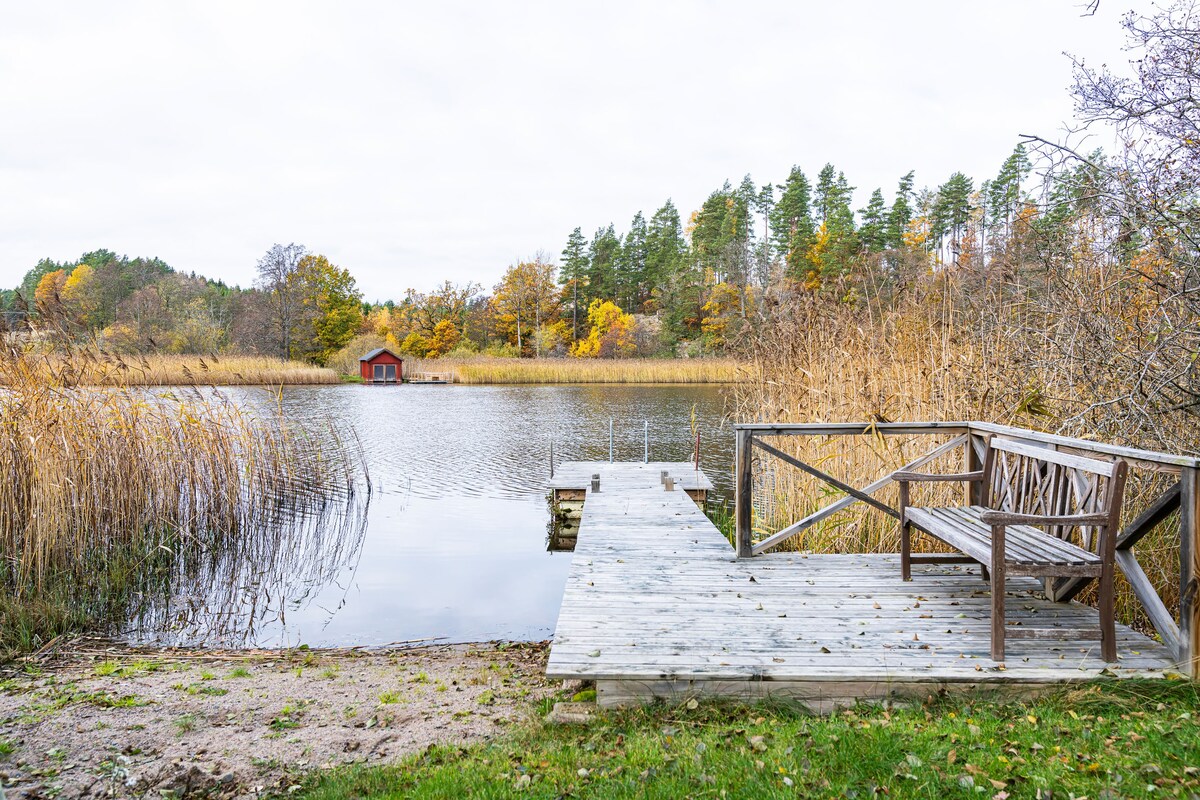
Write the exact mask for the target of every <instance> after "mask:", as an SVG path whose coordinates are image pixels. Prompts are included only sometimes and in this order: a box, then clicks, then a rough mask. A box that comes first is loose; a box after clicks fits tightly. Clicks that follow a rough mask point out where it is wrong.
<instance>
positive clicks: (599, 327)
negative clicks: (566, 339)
mask: <svg viewBox="0 0 1200 800" xmlns="http://www.w3.org/2000/svg"><path fill="white" fill-rule="evenodd" d="M588 324H589V325H591V330H589V331H588V335H587V336H586V337H585V338H583V339H580V340H579V341H578V342H576V343H575V347H574V349H573V350H572V351H571V355H573V356H576V357H577V358H616V357H617V356H626V355H632V354H633V353H634V352H635V351H636V350H637V343H636V342H635V341H634V338H633V329H634V326H635V324H636V322H635V320H634V318H633V315H632V314H626V313H625V312H624V311H622V310H621V307H620V306H618V305H617V304H616V303H614V302H612V301H611V300H593V301H592V304H591V305H590V306H588Z"/></svg>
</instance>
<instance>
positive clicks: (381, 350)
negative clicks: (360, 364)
mask: <svg viewBox="0 0 1200 800" xmlns="http://www.w3.org/2000/svg"><path fill="white" fill-rule="evenodd" d="M384 353H387V354H388V355H389V356H391V357H392V358H394V359H396V360H397V361H403V360H404V359H403V358H401V357H400V356H398V355H396V354H395V353H393V352H392V351H391V350H388V349H387V348H386V347H376V348H375V349H374V350H372V351H371V352H369V353H367V354H366V355H365V356H363V357H361V358H360V359H358V360H359V361H374V360H375V359H376V358H379V356H381V355H383V354H384Z"/></svg>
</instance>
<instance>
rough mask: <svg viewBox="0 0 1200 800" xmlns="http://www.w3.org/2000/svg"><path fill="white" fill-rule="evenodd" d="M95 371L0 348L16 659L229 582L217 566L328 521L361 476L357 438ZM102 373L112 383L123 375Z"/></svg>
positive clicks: (3, 495) (5, 625) (4, 568)
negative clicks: (65, 633) (330, 509)
mask: <svg viewBox="0 0 1200 800" xmlns="http://www.w3.org/2000/svg"><path fill="white" fill-rule="evenodd" d="M97 363H102V362H97V359H95V358H93V359H92V360H91V361H83V362H81V361H80V360H79V359H78V358H69V357H64V358H59V359H56V360H51V361H47V359H46V358H45V357H41V356H33V355H30V354H28V353H26V352H23V351H22V350H20V349H16V348H11V347H10V348H4V349H3V350H0V380H2V381H3V383H4V388H3V389H2V390H0V509H2V511H3V513H0V548H2V550H3V553H4V554H5V559H4V561H3V562H2V563H0V587H2V591H3V598H4V601H3V604H2V605H0V648H2V649H3V650H6V651H8V652H12V651H13V650H14V649H20V648H27V647H30V646H34V645H36V644H37V642H38V641H40V640H41V639H44V638H45V637H46V636H48V635H52V634H54V633H57V632H61V631H62V630H64V629H70V628H74V627H79V626H85V625H94V624H98V623H101V622H105V621H116V620H119V619H120V618H121V617H122V616H123V615H126V614H128V613H129V611H130V603H131V602H134V601H136V600H145V599H146V598H147V597H149V596H151V595H155V594H161V593H163V592H168V593H169V592H170V591H171V587H172V586H173V585H174V584H176V583H177V582H178V581H179V579H180V578H181V577H184V576H186V575H193V576H194V575H196V574H197V573H198V571H199V572H203V571H204V570H205V569H207V570H208V571H209V572H210V573H211V572H212V568H213V567H214V566H215V565H221V564H224V565H225V566H221V567H219V569H218V571H223V572H225V573H226V576H225V577H227V578H228V577H232V576H231V575H230V574H228V573H229V572H230V570H229V567H228V562H227V561H223V560H222V558H221V555H222V554H224V553H228V552H230V551H244V550H245V549H246V548H248V547H255V546H257V545H255V544H254V541H255V539H254V536H255V535H256V534H262V533H263V532H264V531H267V530H273V529H280V530H282V529H283V528H281V527H280V523H281V522H287V521H289V520H294V519H295V517H296V515H303V514H305V513H307V512H309V511H314V512H321V511H326V510H327V506H328V504H329V503H330V502H331V501H337V500H339V499H344V498H346V497H349V496H351V495H353V494H354V492H355V487H356V485H357V483H358V482H359V480H360V477H361V475H362V474H363V473H362V467H361V462H360V461H358V460H356V458H355V450H354V448H353V442H343V441H340V440H338V439H337V438H336V435H335V436H334V437H333V438H330V437H329V436H328V435H326V434H323V435H322V437H321V438H320V439H317V438H315V437H314V436H311V435H309V434H308V433H307V432H305V431H303V430H298V429H293V428H292V427H291V426H289V425H288V424H287V423H286V421H285V420H283V419H282V418H279V419H274V420H261V419H257V418H253V417H250V416H248V415H246V414H244V413H242V412H240V411H239V410H238V409H237V408H235V407H234V406H233V405H231V404H230V403H229V402H228V401H227V400H225V399H224V398H223V396H222V395H220V394H218V393H213V392H207V393H206V392H202V391H200V390H193V389H188V390H182V391H180V390H167V391H153V390H149V389H141V388H135V387H130V386H126V385H117V386H107V385H106V386H88V385H86V384H87V382H88V379H89V377H90V376H93V375H95V374H97V373H96V372H95V370H98V369H100V368H99V367H97V366H96V364H97ZM50 365H53V366H50ZM103 374H105V375H106V376H107V377H106V379H105V381H104V382H105V383H108V382H110V380H111V381H116V380H119V379H120V376H121V375H123V374H127V371H117V372H109V373H103ZM334 433H335V434H336V432H334ZM283 527H285V528H286V527H287V526H286V525H285V526H283ZM277 545H278V542H277V541H275V542H271V543H269V544H268V543H263V544H261V546H262V547H265V548H276V547H277ZM259 555H262V554H261V553H260V554H259ZM206 564H207V565H209V566H208V567H205V566H204V565H206ZM210 577H212V575H211V574H210Z"/></svg>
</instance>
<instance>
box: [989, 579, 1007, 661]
mask: <svg viewBox="0 0 1200 800" xmlns="http://www.w3.org/2000/svg"><path fill="white" fill-rule="evenodd" d="M992 660H993V661H1003V660H1004V565H1003V564H1000V565H997V567H996V569H994V570H992Z"/></svg>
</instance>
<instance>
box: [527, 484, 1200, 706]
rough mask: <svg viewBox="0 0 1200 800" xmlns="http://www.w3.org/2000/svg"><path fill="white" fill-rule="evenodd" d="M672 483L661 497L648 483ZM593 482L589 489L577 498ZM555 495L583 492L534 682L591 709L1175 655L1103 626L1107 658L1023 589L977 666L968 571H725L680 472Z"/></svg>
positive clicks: (981, 637)
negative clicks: (998, 640) (1009, 633)
mask: <svg viewBox="0 0 1200 800" xmlns="http://www.w3.org/2000/svg"><path fill="white" fill-rule="evenodd" d="M664 469H666V470H668V471H669V472H670V473H671V474H672V475H673V476H674V477H675V479H676V481H677V483H676V485H675V490H674V491H666V490H665V489H664V487H663V484H662V482H661V481H660V473H661V471H662V470H664ZM593 474H599V475H600V490H599V491H598V492H594V491H592V490H591V488H590V479H591V476H592V475H593ZM552 488H554V489H555V491H556V492H557V491H559V490H563V491H567V490H570V491H583V492H584V506H583V515H582V521H581V526H580V530H579V533H578V542H577V545H576V548H575V553H574V556H573V557H572V562H571V569H570V573H569V575H568V578H567V583H566V589H565V591H564V593H563V600H562V607H561V609H560V611H559V618H558V625H557V628H556V630H555V634H554V642H553V644H552V646H551V650H550V658H549V664H548V667H547V674H548V675H549V676H550V677H552V678H563V679H585V680H594V681H595V682H596V688H597V696H598V700H599V702H600V703H601V704H602V705H619V704H624V703H630V702H643V701H646V700H649V699H652V698H665V699H668V700H679V699H682V698H687V697H692V696H710V695H716V696H730V697H738V698H744V699H751V698H762V697H769V696H784V697H788V698H792V699H795V700H799V701H801V702H804V703H806V704H808V705H809V706H810V707H812V708H814V709H820V710H826V709H828V708H830V707H832V706H836V705H839V704H846V703H851V702H853V701H855V700H857V699H862V698H890V697H901V696H914V695H915V696H919V697H925V696H928V695H930V694H935V693H937V692H939V691H942V690H956V689H975V688H984V689H988V688H994V689H997V690H1002V691H1008V692H1011V691H1017V692H1020V693H1024V692H1030V691H1033V690H1036V689H1038V688H1042V687H1045V686H1047V685H1052V684H1060V683H1064V682H1073V681H1080V680H1087V679H1091V678H1095V677H1099V676H1102V675H1104V676H1108V675H1117V676H1151V677H1158V676H1162V675H1163V674H1164V673H1165V672H1167V671H1170V670H1172V669H1173V668H1174V666H1175V662H1176V658H1175V654H1174V652H1173V651H1172V650H1171V649H1170V648H1168V647H1165V646H1163V645H1162V644H1160V643H1157V642H1155V641H1154V640H1152V639H1150V638H1149V637H1146V636H1143V635H1142V634H1140V633H1137V632H1135V631H1133V630H1130V629H1129V628H1127V627H1125V626H1118V631H1117V650H1118V654H1119V661H1118V662H1117V663H1116V664H1106V663H1105V662H1104V661H1103V660H1102V659H1101V658H1100V652H1099V649H1100V648H1099V642H1098V641H1095V640H1094V639H1093V638H1090V635H1088V636H1087V637H1086V638H1085V635H1084V632H1085V631H1087V630H1088V629H1094V628H1095V627H1096V612H1095V610H1094V609H1092V608H1088V607H1086V606H1081V605H1079V604H1077V603H1074V602H1068V603H1056V602H1051V601H1049V600H1047V599H1045V598H1044V597H1042V596H1041V595H1040V594H1036V593H1035V591H1036V590H1037V589H1038V588H1039V587H1040V584H1038V583H1037V582H1035V581H1034V580H1033V579H1023V580H1021V579H1014V580H1011V581H1010V582H1009V584H1008V587H1007V588H1008V608H1009V616H1008V624H1009V625H1020V626H1027V627H1037V628H1039V629H1043V630H1045V635H1044V636H1042V637H1039V638H1036V639H1026V640H1021V641H1020V643H1019V645H1014V646H1013V647H1012V648H1011V652H1010V653H1009V654H1008V659H1007V661H1006V662H1004V663H1003V664H1001V663H998V662H995V661H993V660H992V659H991V658H990V657H989V645H990V639H989V621H990V594H989V592H988V590H987V585H986V584H985V583H983V581H982V580H981V578H980V575H979V571H978V567H977V566H974V565H970V566H967V565H961V564H956V565H922V566H915V567H914V569H913V572H914V576H913V577H914V580H913V581H912V582H904V581H903V580H901V575H900V563H899V557H898V556H892V555H804V554H800V553H789V552H771V553H764V554H762V555H757V556H755V557H753V558H742V559H738V558H737V555H736V553H735V551H734V549H733V548H732V547H731V545H730V543H729V541H728V540H726V538H725V537H724V536H723V535H722V534H721V533H720V531H718V530H717V528H716V527H715V526H714V525H713V524H712V523H711V522H710V521H709V520H708V518H707V517H706V516H705V515H704V513H703V512H702V511H701V510H700V508H699V507H698V506H697V504H696V502H695V501H694V500H693V499H692V497H690V496H689V495H688V493H686V492H685V491H683V490H681V489H685V490H686V489H690V490H692V491H697V490H700V489H704V490H705V491H707V490H708V489H709V488H711V484H710V483H709V481H708V479H707V478H706V477H705V476H704V474H703V473H702V472H700V471H698V470H695V469H694V468H693V467H692V465H691V464H689V463H686V462H685V463H682V464H661V463H650V464H636V463H634V464H628V463H618V464H610V463H606V462H574V463H568V464H564V465H562V467H561V468H559V469H558V470H556V477H555V479H554V481H553V482H552Z"/></svg>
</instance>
